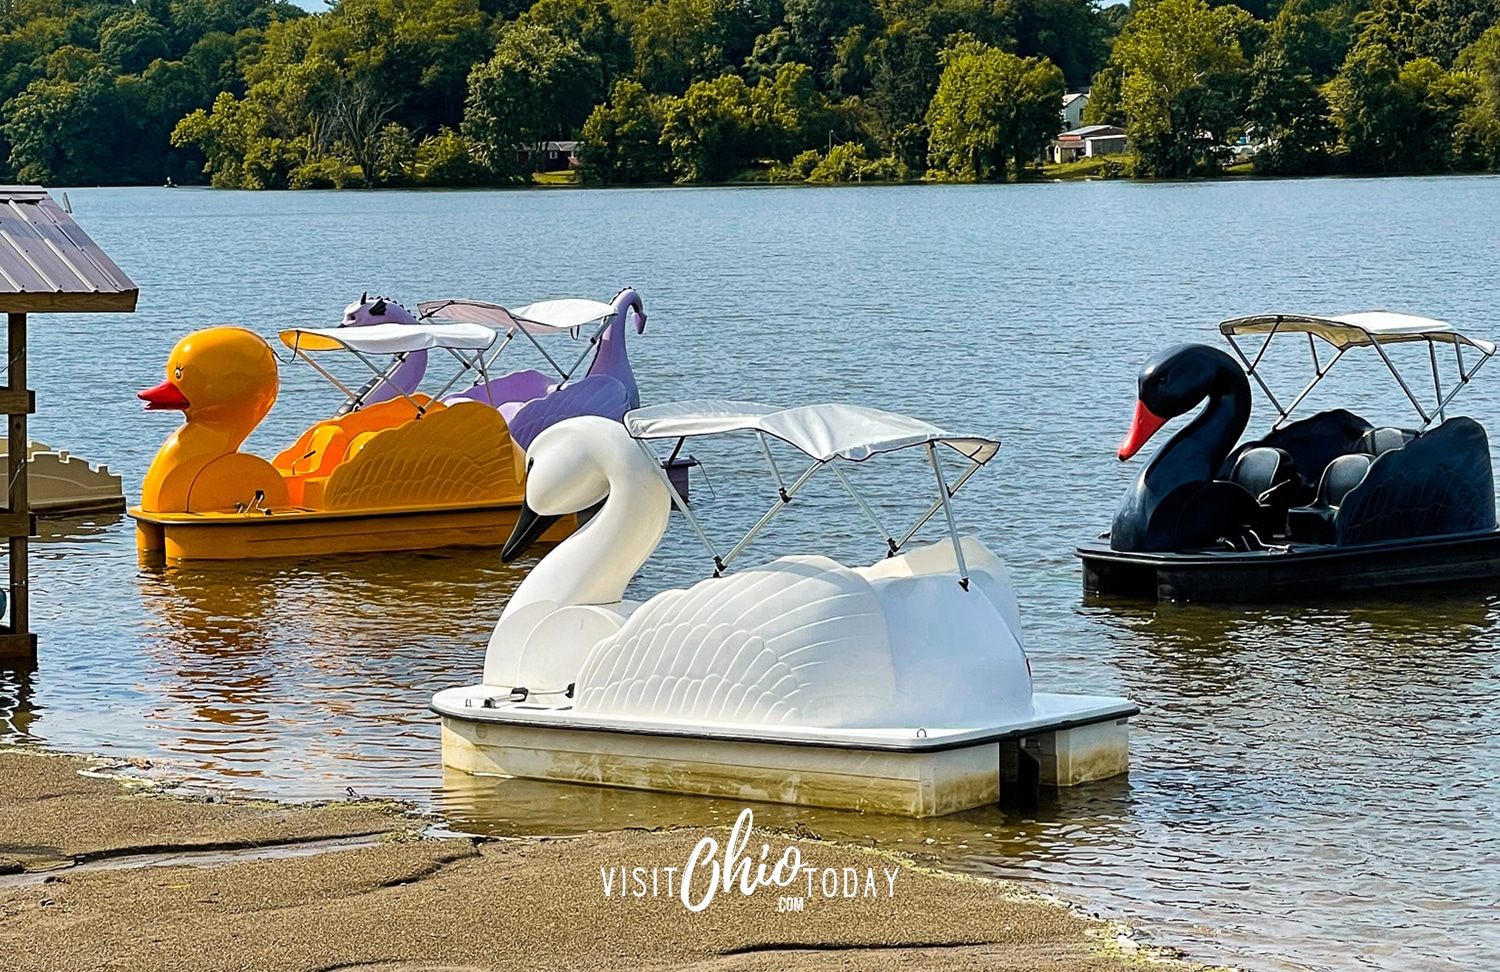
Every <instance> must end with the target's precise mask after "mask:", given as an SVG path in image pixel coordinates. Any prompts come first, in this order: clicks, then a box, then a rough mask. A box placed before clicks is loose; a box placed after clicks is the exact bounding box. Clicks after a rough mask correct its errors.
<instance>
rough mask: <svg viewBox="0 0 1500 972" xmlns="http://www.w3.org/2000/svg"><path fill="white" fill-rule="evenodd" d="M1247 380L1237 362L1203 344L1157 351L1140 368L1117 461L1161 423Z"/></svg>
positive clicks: (1130, 453)
mask: <svg viewBox="0 0 1500 972" xmlns="http://www.w3.org/2000/svg"><path fill="white" fill-rule="evenodd" d="M1236 386H1245V387H1246V390H1247V391H1248V382H1247V381H1246V379H1245V372H1244V371H1243V369H1241V368H1240V366H1239V363H1238V362H1236V361H1235V360H1234V359H1233V358H1231V357H1230V356H1229V355H1228V354H1227V353H1226V352H1224V351H1220V350H1219V349H1218V348H1213V347H1209V346H1208V345H1206V344H1178V345H1175V346H1173V347H1170V348H1167V349H1166V350H1165V351H1162V352H1160V353H1159V354H1157V355H1156V356H1155V357H1153V358H1152V359H1151V360H1150V361H1147V362H1146V366H1145V367H1144V368H1142V369H1141V374H1140V377H1139V379H1138V382H1137V389H1138V391H1137V401H1136V405H1135V418H1134V419H1133V420H1132V421H1131V424H1130V433H1129V434H1128V435H1127V436H1126V437H1125V441H1124V442H1122V443H1120V451H1119V456H1120V461H1121V462H1124V461H1125V460H1126V459H1129V458H1130V457H1131V456H1134V455H1135V454H1136V453H1137V452H1140V451H1141V447H1142V446H1144V445H1145V444H1146V443H1147V442H1148V441H1149V440H1150V439H1151V437H1152V436H1153V435H1155V434H1156V433H1157V430H1159V429H1160V428H1161V427H1162V426H1163V425H1166V424H1167V422H1169V421H1171V420H1172V419H1174V418H1176V417H1177V416H1179V415H1183V414H1185V413H1187V412H1189V411H1191V410H1192V409H1193V408H1195V407H1197V405H1198V403H1199V402H1202V401H1203V400H1204V399H1205V398H1207V397H1209V395H1211V394H1213V393H1215V392H1223V391H1228V390H1230V389H1231V388H1233V387H1236Z"/></svg>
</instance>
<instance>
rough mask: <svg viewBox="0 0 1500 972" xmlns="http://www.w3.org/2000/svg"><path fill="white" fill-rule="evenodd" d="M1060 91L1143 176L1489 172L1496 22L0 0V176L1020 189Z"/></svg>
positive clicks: (1498, 132) (1370, 8)
mask: <svg viewBox="0 0 1500 972" xmlns="http://www.w3.org/2000/svg"><path fill="white" fill-rule="evenodd" d="M1083 88H1089V89H1090V90H1091V98H1090V100H1089V103H1088V108H1087V110H1086V114H1085V117H1084V121H1085V122H1087V123H1109V124H1117V125H1120V126H1122V127H1124V128H1125V129H1126V130H1127V131H1128V133H1129V136H1130V144H1131V155H1130V157H1129V158H1128V159H1127V160H1125V162H1124V164H1122V165H1120V166H1118V167H1117V169H1116V171H1120V172H1128V173H1131V174H1134V175H1137V176H1142V177H1146V176H1164V177H1177V176H1187V175H1198V174H1214V173H1217V172H1220V171H1222V170H1223V168H1224V167H1225V166H1226V165H1229V164H1232V163H1233V162H1235V161H1236V160H1238V159H1239V158H1240V157H1241V156H1242V155H1247V156H1248V157H1250V158H1253V160H1254V161H1253V164H1254V168H1255V170H1256V171H1259V172H1263V173H1268V174H1301V173H1322V172H1435V171H1452V170H1480V169H1491V170H1494V169H1500V0H1245V2H1243V3H1242V4H1234V3H1221V2H1205V0H1134V2H1133V3H1131V4H1129V5H1124V4H1121V5H1115V6H1105V7H1101V6H1098V5H1097V4H1095V3H1093V2H1091V0H535V2H534V3H528V2H527V0H336V2H333V3H331V4H330V5H329V8H328V9H327V10H326V11H324V12H321V13H317V14H308V13H306V12H305V11H303V10H302V9H300V8H299V7H296V6H294V5H291V4H288V3H284V2H280V0H135V2H129V0H0V169H5V170H7V171H5V172H0V178H3V179H7V180H20V181H26V182H42V183H49V184H63V185H82V184H89V185H92V184H157V185H159V184H161V183H162V182H163V181H164V180H167V179H171V180H173V181H175V182H178V183H188V182H204V181H211V182H212V184H213V185H215V186H223V187H236V188H285V187H292V188H301V187H327V186H337V187H342V186H410V185H433V186H459V185H493V184H503V183H507V182H522V181H526V180H527V179H529V178H530V177H531V172H529V171H528V170H529V169H530V168H531V166H532V165H534V164H535V161H536V160H537V159H539V158H540V157H541V154H542V153H539V152H530V153H528V152H525V151H518V150H523V149H526V148H528V147H532V146H536V145H538V144H540V143H543V142H545V141H548V140H574V139H577V140H581V146H580V148H579V152H578V154H579V157H580V158H581V160H582V175H583V178H584V179H586V180H588V181H593V182H601V183H662V182H719V181H725V180H733V179H772V180H785V181H801V180H810V181H815V182H842V181H853V180H898V179H917V178H924V177H925V178H930V179H937V180H958V181H972V180H1005V179H1009V178H1016V179H1018V178H1025V177H1027V176H1029V175H1031V174H1033V173H1034V172H1035V171H1036V170H1037V161H1036V160H1037V158H1038V156H1039V154H1040V152H1041V151H1042V150H1043V149H1044V148H1045V146H1046V145H1047V144H1048V143H1049V141H1050V140H1051V139H1052V138H1053V137H1054V136H1055V135H1056V134H1057V132H1058V129H1059V126H1060V117H1059V108H1060V105H1061V99H1062V95H1063V94H1064V92H1066V91H1069V90H1078V89H1083ZM1236 146H1239V147H1240V148H1239V149H1238V154H1237V153H1236V150H1235V147H1236Z"/></svg>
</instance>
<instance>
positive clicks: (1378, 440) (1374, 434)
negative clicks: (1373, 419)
mask: <svg viewBox="0 0 1500 972" xmlns="http://www.w3.org/2000/svg"><path fill="white" fill-rule="evenodd" d="M1416 437H1417V434H1416V433H1415V432H1408V431H1407V430H1405V429H1392V428H1384V429H1371V430H1370V431H1368V432H1366V433H1365V434H1364V435H1362V436H1360V439H1359V451H1360V452H1363V453H1365V454H1366V455H1371V456H1378V455H1380V454H1382V453H1385V452H1390V451H1391V450H1392V449H1399V448H1401V447H1402V446H1404V445H1406V444H1407V443H1408V442H1410V441H1411V440H1412V439H1415V438H1416Z"/></svg>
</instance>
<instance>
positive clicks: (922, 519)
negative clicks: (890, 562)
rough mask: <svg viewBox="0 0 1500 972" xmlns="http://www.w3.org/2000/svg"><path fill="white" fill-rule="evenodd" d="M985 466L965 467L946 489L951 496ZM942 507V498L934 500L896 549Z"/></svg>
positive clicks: (975, 464)
mask: <svg viewBox="0 0 1500 972" xmlns="http://www.w3.org/2000/svg"><path fill="white" fill-rule="evenodd" d="M983 466H984V463H982V462H976V463H974V464H973V465H971V466H969V468H968V469H965V470H964V474H963V475H962V476H960V477H958V481H957V482H956V483H954V484H953V488H952V489H950V490H946V492H947V494H948V495H949V496H957V495H958V491H959V490H961V489H963V488H964V483H967V482H968V481H969V477H970V476H972V475H974V474H975V473H977V472H978V471H979V470H980V468H982V467H983ZM942 508H943V501H942V499H941V498H938V499H935V500H933V501H932V505H931V506H929V507H927V509H926V510H925V511H924V512H923V513H922V515H921V516H919V517H917V522H915V523H913V524H912V525H911V529H910V530H907V531H906V533H905V534H903V535H902V537H901V539H900V540H897V541H896V549H897V550H898V551H899V550H900V549H901V548H902V547H904V546H906V544H907V542H908V541H909V540H911V538H912V537H914V536H916V535H917V531H918V530H920V529H922V528H923V527H924V526H926V525H927V521H928V520H930V519H932V518H933V516H934V515H936V514H937V511H938V510H940V509H942Z"/></svg>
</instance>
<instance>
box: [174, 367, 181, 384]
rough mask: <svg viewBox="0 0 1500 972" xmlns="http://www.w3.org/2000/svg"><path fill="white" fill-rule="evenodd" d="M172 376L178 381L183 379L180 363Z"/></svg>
mask: <svg viewBox="0 0 1500 972" xmlns="http://www.w3.org/2000/svg"><path fill="white" fill-rule="evenodd" d="M172 377H173V378H174V379H175V380H177V381H181V380H182V367H181V366H180V365H179V366H178V367H177V369H176V370H174V371H173V372H172Z"/></svg>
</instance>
